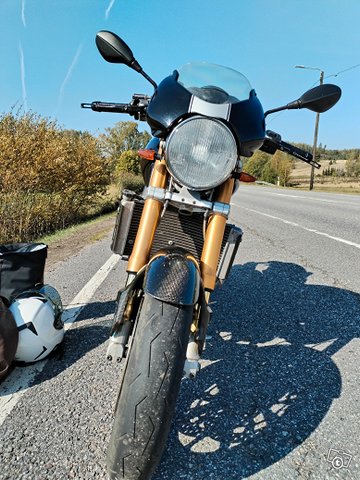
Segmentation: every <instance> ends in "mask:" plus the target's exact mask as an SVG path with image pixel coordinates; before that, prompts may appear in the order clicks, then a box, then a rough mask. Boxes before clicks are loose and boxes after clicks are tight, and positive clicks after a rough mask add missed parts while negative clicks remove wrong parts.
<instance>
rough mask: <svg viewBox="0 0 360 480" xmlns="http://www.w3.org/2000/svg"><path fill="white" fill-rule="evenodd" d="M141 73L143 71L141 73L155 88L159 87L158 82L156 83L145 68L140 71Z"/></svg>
mask: <svg viewBox="0 0 360 480" xmlns="http://www.w3.org/2000/svg"><path fill="white" fill-rule="evenodd" d="M139 73H141V75H142V76H143V77H144V78H146V80H147V81H148V82H150V83H151V85H152V86H153V87H154V88H155V89H157V83H156V82H155V81H154V80H153V79H152V78H151V77H149V75H148V74H147V73H145V72H144V70H142V69H141V70H140V71H139Z"/></svg>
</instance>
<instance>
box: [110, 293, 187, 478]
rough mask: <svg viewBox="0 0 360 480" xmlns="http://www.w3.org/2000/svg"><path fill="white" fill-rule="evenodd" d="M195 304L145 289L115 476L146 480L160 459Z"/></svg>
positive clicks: (119, 418)
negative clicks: (162, 298)
mask: <svg viewBox="0 0 360 480" xmlns="http://www.w3.org/2000/svg"><path fill="white" fill-rule="evenodd" d="M192 312H193V307H192V306H186V307H182V306H175V305H170V304H168V303H164V302H162V301H160V300H157V299H155V298H153V297H150V296H149V295H145V297H144V301H143V304H142V307H141V311H140V314H139V317H138V324H137V326H136V332H134V339H133V342H132V346H131V349H130V352H129V353H128V355H129V358H128V362H127V366H126V370H125V373H124V378H123V383H122V387H121V390H120V393H119V398H118V402H117V406H116V411H115V421H114V426H113V430H112V434H111V438H110V444H109V449H108V455H107V467H108V474H109V477H110V479H111V480H115V479H117V480H118V479H122V480H125V479H126V480H135V479H136V480H147V479H149V478H150V477H151V475H152V473H153V471H154V470H155V468H156V466H157V465H158V463H159V461H160V458H161V455H162V452H163V450H164V447H165V443H166V439H167V436H168V433H169V429H170V424H171V419H172V416H173V413H174V410H175V404H176V399H177V396H178V392H179V387H180V382H181V377H182V374H183V367H184V362H185V354H186V348H187V344H188V339H189V332H190V324H191V320H192Z"/></svg>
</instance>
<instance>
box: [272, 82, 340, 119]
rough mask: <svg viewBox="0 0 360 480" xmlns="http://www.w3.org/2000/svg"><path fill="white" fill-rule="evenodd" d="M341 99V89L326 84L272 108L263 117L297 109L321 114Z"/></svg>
mask: <svg viewBox="0 0 360 480" xmlns="http://www.w3.org/2000/svg"><path fill="white" fill-rule="evenodd" d="M340 97H341V89H340V88H339V87H338V86H337V85H332V84H331V83H326V84H324V85H318V86H317V87H314V88H312V89H311V90H308V91H307V92H305V93H304V94H303V95H301V97H300V98H298V99H297V100H295V101H293V102H290V103H288V104H287V105H283V106H282V107H278V108H274V109H272V110H268V111H267V112H265V117H266V116H267V115H269V114H270V113H275V112H280V111H281V110H293V109H297V108H307V109H308V110H312V111H313V112H317V113H323V112H326V111H327V110H329V109H330V108H331V107H333V106H334V105H335V103H336V102H337V101H338V100H339V98H340Z"/></svg>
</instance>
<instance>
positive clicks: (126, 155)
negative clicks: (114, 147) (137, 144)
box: [115, 150, 141, 175]
mask: <svg viewBox="0 0 360 480" xmlns="http://www.w3.org/2000/svg"><path fill="white" fill-rule="evenodd" d="M115 172H116V173H120V174H121V173H133V174H134V175H140V174H141V170H140V162H139V156H138V154H137V152H136V151H134V150H126V151H125V152H122V153H121V154H120V157H119V160H118V162H117V164H116V168H115Z"/></svg>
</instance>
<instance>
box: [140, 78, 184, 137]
mask: <svg viewBox="0 0 360 480" xmlns="http://www.w3.org/2000/svg"><path fill="white" fill-rule="evenodd" d="M178 76H179V73H178V72H177V71H176V70H175V71H174V72H173V74H172V75H169V76H168V77H166V78H164V80H163V81H162V82H161V83H160V84H159V85H158V88H157V89H156V90H155V93H154V95H153V96H152V98H151V101H150V103H149V105H148V108H147V111H146V115H147V123H148V124H149V126H150V128H151V133H152V134H153V135H154V137H166V135H167V133H168V131H169V129H170V127H171V126H172V125H173V123H174V122H175V121H176V120H177V119H178V118H180V117H181V116H182V115H184V114H186V113H187V112H188V109H189V105H190V101H191V97H192V95H191V93H190V92H189V91H188V90H186V88H184V87H183V86H182V85H180V83H178V81H177V79H178Z"/></svg>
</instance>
